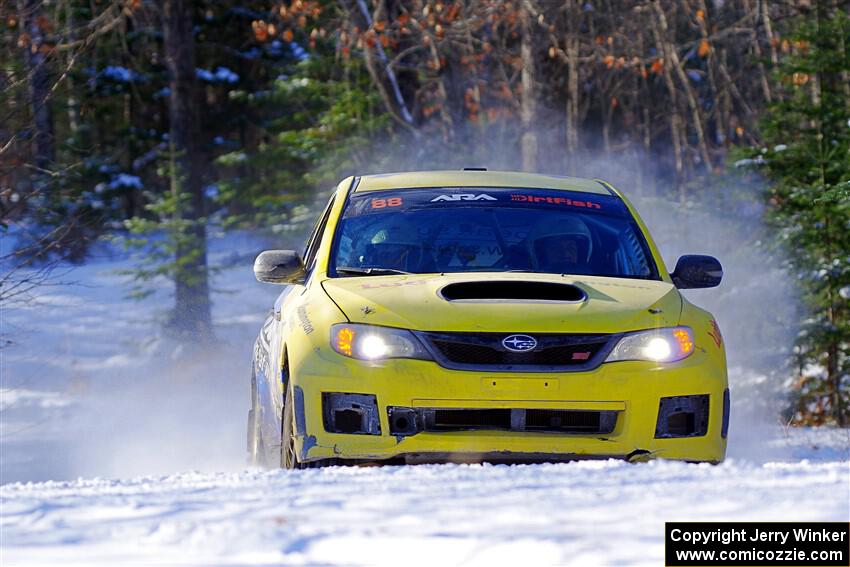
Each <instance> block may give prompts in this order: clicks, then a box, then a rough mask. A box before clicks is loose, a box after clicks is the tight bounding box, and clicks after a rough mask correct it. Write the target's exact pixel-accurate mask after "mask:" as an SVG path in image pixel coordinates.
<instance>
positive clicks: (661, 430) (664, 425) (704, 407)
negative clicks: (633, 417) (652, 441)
mask: <svg viewBox="0 0 850 567" xmlns="http://www.w3.org/2000/svg"><path fill="white" fill-rule="evenodd" d="M708 400H709V396H708V395H707V394H706V395H700V396H672V397H669V398H661V401H660V402H659V404H658V421H657V422H656V424H655V438H656V439H665V438H668V439H669V438H674V437H702V436H703V435H705V434H706V433H707V432H708Z"/></svg>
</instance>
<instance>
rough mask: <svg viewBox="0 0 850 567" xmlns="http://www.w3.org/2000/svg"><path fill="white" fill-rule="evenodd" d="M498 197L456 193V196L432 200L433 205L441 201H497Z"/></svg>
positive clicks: (484, 194) (443, 196) (485, 194)
mask: <svg viewBox="0 0 850 567" xmlns="http://www.w3.org/2000/svg"><path fill="white" fill-rule="evenodd" d="M497 200H498V199H496V197H492V196H490V195H488V194H487V193H479V194H478V195H476V194H475V193H455V194H454V195H440V196H439V197H434V198H433V199H431V202H432V203H437V202H439V201H497Z"/></svg>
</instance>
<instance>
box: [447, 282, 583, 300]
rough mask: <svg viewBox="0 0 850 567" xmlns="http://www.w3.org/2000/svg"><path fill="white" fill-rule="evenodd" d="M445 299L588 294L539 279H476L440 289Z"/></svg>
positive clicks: (578, 296) (566, 297)
mask: <svg viewBox="0 0 850 567" xmlns="http://www.w3.org/2000/svg"><path fill="white" fill-rule="evenodd" d="M437 293H438V294H439V296H440V297H442V298H443V299H445V300H446V301H457V302H463V303H542V302H545V303H550V302H554V303H581V302H582V301H585V300H586V299H587V294H586V293H585V292H584V290H583V289H581V288H580V287H578V286H575V285H572V284H561V283H551V282H536V281H521V280H518V281H517V280H513V281H511V280H507V281H475V282H460V283H452V284H449V285H447V286H445V287H443V288H442V289H440V290H439V291H438V292H437Z"/></svg>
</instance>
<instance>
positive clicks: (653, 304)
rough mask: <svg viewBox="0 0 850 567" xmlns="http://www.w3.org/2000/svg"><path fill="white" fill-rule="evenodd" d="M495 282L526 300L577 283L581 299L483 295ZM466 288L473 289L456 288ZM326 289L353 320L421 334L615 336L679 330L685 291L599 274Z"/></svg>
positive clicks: (425, 279) (376, 280)
mask: <svg viewBox="0 0 850 567" xmlns="http://www.w3.org/2000/svg"><path fill="white" fill-rule="evenodd" d="M493 282H503V283H504V284H505V286H506V287H507V288H511V286H514V287H522V286H525V288H524V289H525V290H526V295H527V291H528V289H529V287H531V288H532V289H533V284H534V283H535V282H536V283H542V284H566V285H567V286H574V288H572V290H573V291H576V292H577V293H578V295H579V297H578V299H576V298H573V299H572V300H568V301H553V300H547V301H541V300H539V299H480V298H476V297H475V293H474V291H475V290H476V289H484V288H485V287H486V286H488V285H493ZM517 282H518V285H514V284H516V283H517ZM458 283H462V284H471V285H465V286H454V287H451V286H450V284H458ZM529 284H532V285H529ZM446 286H450V287H448V288H447V287H446ZM322 287H323V288H324V289H325V291H326V292H327V294H328V295H329V296H330V297H331V299H333V300H334V302H336V304H337V305H339V307H340V308H341V309H342V311H343V312H344V313H345V315H346V316H347V317H348V318H349V320H351V321H352V322H355V323H369V324H372V325H384V326H388V327H399V328H405V329H413V330H420V331H469V332H535V333H557V332H568V333H615V332H623V331H632V330H638V329H648V328H654V327H663V326H673V325H676V324H677V323H678V321H679V315H680V313H681V309H682V299H681V296H680V295H679V292H678V290H676V288H675V287H674V286H673V285H672V284H670V283H668V282H663V281H653V280H639V279H627V278H608V277H596V276H560V275H555V274H528V273H458V274H415V275H397V276H396V275H388V276H365V277H345V278H328V279H326V280H324V281H323V282H322ZM548 287H551V286H548ZM458 288H462V289H463V290H464V293H465V296H466V297H464V298H462V299H456V298H455V299H453V300H450V299H446V296H444V293H445V294H446V295H452V294H450V293H448V290H454V289H458ZM575 288H578V290H576V289H575ZM470 290H472V293H470ZM579 290H580V291H579ZM470 295H472V296H473V297H471V298H470V297H468V296H470Z"/></svg>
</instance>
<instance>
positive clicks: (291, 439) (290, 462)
mask: <svg viewBox="0 0 850 567" xmlns="http://www.w3.org/2000/svg"><path fill="white" fill-rule="evenodd" d="M292 405H293V404H292V389H291V388H290V387H289V384H287V385H286V397H285V398H284V402H283V417H282V418H281V430H282V431H281V435H280V468H282V469H301V468H304V465H303V464H301V463H300V462H299V461H298V455H297V454H296V451H295V435H294V434H293V432H294V431H295V412H294V411H293V409H292Z"/></svg>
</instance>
